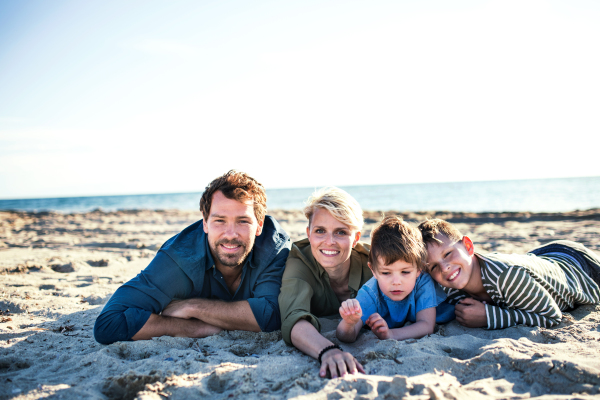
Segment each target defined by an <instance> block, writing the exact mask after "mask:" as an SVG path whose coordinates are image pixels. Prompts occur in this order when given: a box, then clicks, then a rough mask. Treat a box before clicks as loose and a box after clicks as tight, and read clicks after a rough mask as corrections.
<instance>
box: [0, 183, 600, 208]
mask: <svg viewBox="0 0 600 400" xmlns="http://www.w3.org/2000/svg"><path fill="white" fill-rule="evenodd" d="M341 188H342V189H344V190H346V191H347V192H348V193H350V194H351V195H352V196H354V198H355V199H356V200H357V201H358V202H359V203H360V205H361V206H362V208H363V209H364V210H382V211H389V210H397V211H429V210H435V211H465V212H486V211H488V212H503V211H531V212H564V211H574V210H586V209H590V208H600V177H585V178H559V179H530V180H510V181H508V180H507V181H489V182H450V183H448V182H446V183H420V184H398V185H373V186H342V187H341ZM314 190H315V188H292V189H269V190H267V207H268V208H270V209H301V208H302V207H303V206H304V201H305V200H306V199H307V198H308V196H309V195H310V194H311V193H312V192H313V191H314ZM200 196H201V193H200V192H196V193H163V194H139V195H122V196H90V197H61V198H42V199H11V200H0V210H21V211H58V212H63V213H80V212H87V211H91V210H95V209H98V208H99V209H102V210H104V211H114V210H129V209H161V210H166V209H180V210H197V209H198V203H199V201H200Z"/></svg>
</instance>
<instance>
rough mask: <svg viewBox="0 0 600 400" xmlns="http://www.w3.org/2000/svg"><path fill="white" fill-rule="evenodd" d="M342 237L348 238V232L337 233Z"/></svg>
mask: <svg viewBox="0 0 600 400" xmlns="http://www.w3.org/2000/svg"><path fill="white" fill-rule="evenodd" d="M337 234H338V235H340V236H347V235H348V234H347V233H346V231H338V233H337Z"/></svg>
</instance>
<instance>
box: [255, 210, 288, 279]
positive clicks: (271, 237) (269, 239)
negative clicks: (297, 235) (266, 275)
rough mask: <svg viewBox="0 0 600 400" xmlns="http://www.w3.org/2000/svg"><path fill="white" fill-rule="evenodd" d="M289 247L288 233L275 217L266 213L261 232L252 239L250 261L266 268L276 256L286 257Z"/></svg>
mask: <svg viewBox="0 0 600 400" xmlns="http://www.w3.org/2000/svg"><path fill="white" fill-rule="evenodd" d="M290 248H291V240H290V237H289V235H288V234H287V233H286V232H285V231H284V230H283V228H282V227H281V225H279V222H277V220H275V218H273V217H271V216H270V215H267V216H265V220H264V223H263V230H262V233H261V234H260V236H258V237H257V238H256V240H255V241H254V248H253V249H252V263H253V264H254V265H255V266H256V267H258V268H261V269H263V268H266V267H268V266H269V265H270V264H271V263H272V262H273V261H274V260H275V259H276V258H279V259H285V258H287V256H288V254H289V252H290ZM282 268H283V263H282Z"/></svg>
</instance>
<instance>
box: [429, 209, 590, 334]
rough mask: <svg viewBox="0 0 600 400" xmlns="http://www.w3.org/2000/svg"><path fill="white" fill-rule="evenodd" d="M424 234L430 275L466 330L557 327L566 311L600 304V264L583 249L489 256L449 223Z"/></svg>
mask: <svg viewBox="0 0 600 400" xmlns="http://www.w3.org/2000/svg"><path fill="white" fill-rule="evenodd" d="M419 230H420V231H421V233H422V235H423V240H424V242H425V245H426V247H427V270H428V271H429V274H430V275H431V277H432V278H433V279H435V280H436V282H437V283H439V284H440V285H442V286H443V287H444V291H445V292H446V293H447V294H448V301H449V302H451V303H452V304H456V320H457V321H458V322H459V323H460V324H462V325H464V326H468V327H471V328H478V327H485V328H487V329H500V328H507V327H509V326H513V325H517V324H525V325H531V326H542V327H551V326H555V325H558V324H559V323H560V321H561V319H562V313H561V311H564V310H567V309H570V308H573V307H574V306H575V305H576V304H596V303H598V302H599V300H600V289H599V287H598V282H600V258H599V257H598V256H597V255H595V254H594V253H593V252H592V251H590V250H588V249H586V248H585V247H584V246H583V245H581V244H579V243H575V242H569V241H566V240H559V241H556V242H552V243H548V244H546V245H543V246H541V247H538V248H536V249H534V250H531V251H530V252H529V253H527V254H525V255H517V254H510V255H507V254H498V253H492V254H488V255H485V256H483V255H481V254H478V253H475V248H474V245H473V242H472V241H471V239H469V238H468V237H467V236H463V235H461V233H460V232H459V231H458V230H457V229H456V228H455V227H454V226H452V225H451V224H450V223H448V222H446V221H443V220H441V219H432V220H429V221H425V222H423V223H421V224H420V225H419Z"/></svg>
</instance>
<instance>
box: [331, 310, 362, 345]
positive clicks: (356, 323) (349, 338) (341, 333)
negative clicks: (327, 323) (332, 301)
mask: <svg viewBox="0 0 600 400" xmlns="http://www.w3.org/2000/svg"><path fill="white" fill-rule="evenodd" d="M340 315H341V316H342V320H341V321H340V323H339V325H338V327H337V330H336V335H337V337H338V339H340V340H341V341H343V342H348V343H350V342H354V341H355V340H356V337H357V336H358V332H360V328H362V326H363V322H362V320H361V319H360V317H362V309H361V308H360V303H359V302H358V300H356V299H348V300H346V301H344V302H343V303H342V305H341V307H340Z"/></svg>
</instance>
